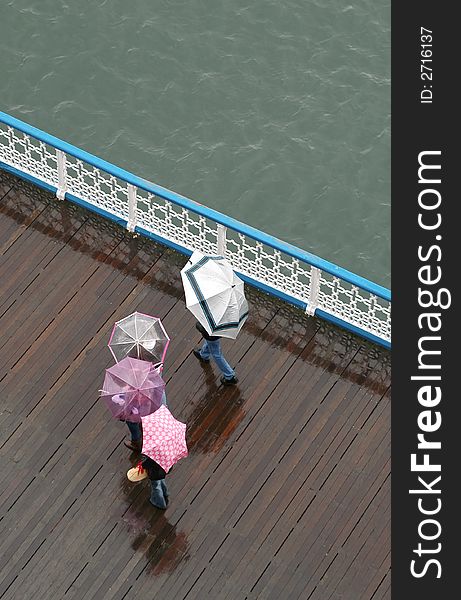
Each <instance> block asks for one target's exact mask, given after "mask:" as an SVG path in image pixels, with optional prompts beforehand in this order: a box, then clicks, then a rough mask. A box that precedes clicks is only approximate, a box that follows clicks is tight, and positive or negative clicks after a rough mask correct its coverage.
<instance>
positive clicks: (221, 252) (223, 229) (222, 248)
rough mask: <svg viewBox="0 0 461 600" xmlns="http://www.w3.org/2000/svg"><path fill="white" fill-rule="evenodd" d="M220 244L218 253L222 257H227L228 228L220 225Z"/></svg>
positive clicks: (218, 225)
mask: <svg viewBox="0 0 461 600" xmlns="http://www.w3.org/2000/svg"><path fill="white" fill-rule="evenodd" d="M217 230H218V243H217V248H216V251H217V253H218V254H219V255H220V256H226V230H227V228H226V227H225V226H224V225H221V224H220V223H218V224H217Z"/></svg>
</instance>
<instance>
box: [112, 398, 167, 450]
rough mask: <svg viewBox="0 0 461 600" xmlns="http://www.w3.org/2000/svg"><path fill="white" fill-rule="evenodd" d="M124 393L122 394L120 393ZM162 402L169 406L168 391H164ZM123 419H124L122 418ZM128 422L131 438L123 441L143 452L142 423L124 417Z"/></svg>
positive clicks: (129, 446) (131, 448) (130, 447)
mask: <svg viewBox="0 0 461 600" xmlns="http://www.w3.org/2000/svg"><path fill="white" fill-rule="evenodd" d="M120 395H122V394H120ZM162 404H164V405H165V406H168V404H167V402H166V393H165V390H164V391H163V395H162ZM121 420H123V419H121ZM124 420H125V423H126V424H127V427H128V429H129V430H130V434H131V438H125V439H124V440H123V443H124V444H125V446H126V447H127V448H129V449H130V450H132V451H133V452H141V450H142V424H141V423H140V422H139V423H138V422H135V421H129V420H128V419H124Z"/></svg>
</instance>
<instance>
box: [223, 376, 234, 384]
mask: <svg viewBox="0 0 461 600" xmlns="http://www.w3.org/2000/svg"><path fill="white" fill-rule="evenodd" d="M237 382H238V379H237V377H235V375H234V377H231V378H230V379H227V378H226V377H224V375H223V376H222V377H221V383H222V384H223V385H235V384H236V383H237Z"/></svg>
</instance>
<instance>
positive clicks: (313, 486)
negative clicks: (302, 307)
mask: <svg viewBox="0 0 461 600" xmlns="http://www.w3.org/2000/svg"><path fill="white" fill-rule="evenodd" d="M185 261H186V259H185V257H183V256H181V255H178V254H176V253H174V252H173V251H170V250H168V249H165V248H164V247H161V246H158V245H155V244H153V243H151V242H149V241H147V240H145V239H142V238H139V237H137V238H134V237H133V236H131V235H130V234H128V233H127V232H125V231H124V230H122V229H121V228H120V227H118V226H116V225H115V224H112V223H111V222H107V221H104V220H102V219H100V218H99V217H95V216H94V215H92V214H91V213H89V212H85V211H84V210H82V209H80V208H78V207H75V206H73V205H72V204H70V203H69V202H67V201H64V202H60V201H59V200H57V199H55V198H53V196H52V195H51V194H48V193H45V192H43V191H42V190H39V189H37V188H34V187H33V186H31V185H29V184H27V183H25V182H23V181H20V180H17V179H15V178H13V177H11V176H10V175H7V174H5V173H3V172H1V171H0V281H1V295H0V332H1V336H0V398H1V400H0V458H1V466H2V474H3V476H2V478H1V482H0V598H1V599H5V600H7V599H10V600H11V599H13V598H14V599H15V600H18V599H26V598H34V600H39V599H43V600H55V599H61V598H65V599H66V600H67V599H69V600H70V599H85V600H90V599H91V598H94V599H97V600H102V599H109V598H110V599H114V600H115V599H117V600H122V599H134V598H136V599H141V600H143V599H146V600H150V599H152V598H159V599H163V598H165V599H166V598H171V599H175V600H179V599H185V598H187V599H188V600H191V599H194V598H196V599H204V598H214V599H223V600H225V599H236V600H245V599H250V598H251V599H253V598H264V599H268V600H269V599H270V600H275V599H277V600H278V599H279V598H289V599H290V600H296V599H297V598H299V599H302V600H308V599H311V600H329V599H331V600H339V599H340V598H341V599H342V600H361V599H363V600H384V599H389V598H390V523H389V520H390V387H389V386H390V354H389V352H387V351H384V350H382V349H380V348H377V347H375V346H372V345H371V344H368V343H366V342H364V341H363V340H360V339H359V338H355V337H354V336H351V335H349V334H347V333H345V332H344V331H341V330H338V329H335V328H333V327H330V326H328V325H326V324H325V323H323V322H320V321H318V320H317V319H313V318H308V317H305V316H304V315H303V314H302V313H301V312H300V311H297V310H295V309H292V308H290V307H289V306H287V305H285V304H282V303H281V302H278V301H276V300H274V299H272V298H269V297H268V296H266V295H264V294H261V293H259V292H256V291H254V290H251V289H248V290H247V291H248V297H249V302H250V310H251V317H250V319H249V321H248V323H247V324H246V325H245V327H244V328H243V330H242V332H241V334H240V335H239V338H238V340H236V341H235V342H232V341H230V340H229V341H225V342H224V343H223V348H224V351H225V354H226V356H227V358H228V360H229V362H230V363H231V364H232V365H235V367H236V371H237V374H238V377H239V379H240V382H239V385H238V387H235V388H223V387H222V386H221V385H220V384H219V376H218V373H217V371H216V369H215V368H214V367H213V366H211V367H210V366H206V367H202V366H201V364H200V363H199V362H198V361H197V360H196V359H195V357H194V356H193V355H192V354H191V350H192V348H193V347H194V346H195V345H197V344H198V342H199V334H198V333H197V331H196V330H195V328H194V319H193V317H192V315H191V314H190V313H189V312H188V311H187V310H186V309H185V306H184V301H183V292H182V286H181V281H180V276H179V271H180V269H181V267H182V266H183V264H184V263H185ZM136 309H137V310H140V311H143V312H146V313H150V314H154V315H158V316H160V317H162V319H163V323H164V325H165V327H166V329H167V331H168V332H169V334H170V336H171V339H172V342H171V344H170V349H169V350H168V355H167V362H166V367H165V373H164V374H165V377H166V380H167V393H168V402H169V406H170V408H171V410H172V412H173V414H174V415H175V416H176V417H177V418H179V419H181V420H183V421H185V422H186V423H187V425H188V444H189V449H190V456H189V457H188V458H187V459H185V460H182V461H181V462H180V463H178V465H176V467H175V469H174V470H173V472H172V473H171V475H169V476H168V485H169V488H170V493H171V497H170V505H169V507H168V509H167V510H166V511H165V512H162V511H159V510H157V509H155V508H153V507H152V506H151V505H150V504H149V502H148V484H147V482H142V483H139V484H131V483H130V482H129V481H128V480H127V479H126V476H125V473H126V471H127V469H128V468H130V466H131V465H132V464H134V463H135V459H136V457H135V456H134V455H130V452H129V451H128V450H127V449H126V448H125V446H124V445H123V443H122V440H123V438H124V437H125V433H126V431H125V430H126V427H125V426H124V425H123V424H122V423H118V422H114V421H112V420H111V419H110V418H109V414H108V412H107V410H106V409H105V407H104V406H103V405H102V404H101V402H100V401H99V400H98V389H99V388H100V387H101V385H102V381H103V375H104V369H105V368H106V367H108V366H109V365H110V364H111V363H112V360H111V355H110V353H109V351H108V349H107V347H106V344H107V341H108V337H109V334H110V331H111V328H112V325H113V323H114V321H115V320H117V319H120V318H122V317H124V316H126V315H128V314H130V313H131V312H133V311H134V310H136Z"/></svg>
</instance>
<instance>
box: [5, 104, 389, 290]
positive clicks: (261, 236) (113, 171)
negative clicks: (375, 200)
mask: <svg viewBox="0 0 461 600" xmlns="http://www.w3.org/2000/svg"><path fill="white" fill-rule="evenodd" d="M0 122H3V123H5V124H6V125H10V126H11V127H14V128H15V129H19V130H20V131H22V132H23V133H25V134H27V135H30V136H32V137H34V138H36V139H37V140H40V141H42V142H44V143H45V144H49V145H51V146H54V147H55V148H57V149H58V150H62V151H63V152H65V153H67V154H70V155H71V156H74V157H75V158H78V159H79V160H82V161H84V162H86V163H88V164H90V165H92V166H94V167H96V168H98V169H101V170H103V171H106V172H107V173H109V174H110V175H113V176H114V177H117V178H118V179H121V180H123V181H125V182H127V183H129V184H131V185H134V186H135V187H139V188H141V189H143V190H145V191H146V192H149V193H151V194H155V195H156V196H159V197H161V198H164V199H165V200H168V201H170V202H173V203H174V204H177V205H179V206H182V207H184V208H187V209H190V210H192V211H193V212H196V213H197V214H199V215H201V216H203V217H206V218H208V219H211V220H212V221H216V222H217V223H220V224H221V225H224V226H226V227H229V228H230V229H233V230H234V231H237V232H238V233H241V234H243V235H248V236H249V237H251V238H253V239H255V240H257V241H259V242H262V243H263V244H267V245H268V246H270V247H271V248H274V249H276V250H280V251H281V252H284V253H286V254H288V255H289V256H292V257H293V258H296V259H299V260H301V261H302V262H307V263H309V264H311V265H313V266H314V267H317V268H318V269H321V270H322V271H325V272H327V273H329V274H330V275H333V276H335V277H339V278H340V279H343V280H344V281H347V282H348V283H351V284H352V285H355V286H357V287H359V288H362V289H363V290H366V291H367V292H370V293H371V294H374V295H375V296H378V297H380V298H383V299H384V300H387V301H388V302H390V301H391V291H390V290H389V289H387V288H385V287H383V286H381V285H378V284H376V283H373V282H372V281H369V280H368V279H365V278H364V277H360V276H359V275H355V274H354V273H352V272H351V271H347V270H346V269H343V268H342V267H338V266H337V265H335V264H333V263H331V262H329V261H327V260H324V259H323V258H320V257H318V256H316V255H315V254H311V253H310V252H307V251H306V250H301V249H300V248H297V247H296V246H293V245H292V244H289V243H287V242H284V241H282V240H279V239H278V238H276V237H274V236H272V235H268V234H267V233H263V232H262V231H259V230H258V229H255V228H254V227H251V226H250V225H245V223H241V222H240V221H237V219H233V218H232V217H228V216H226V215H223V214H222V213H220V212H218V211H216V210H214V209H212V208H208V207H206V206H203V205H202V204H200V203H198V202H195V201H194V200H190V199H189V198H186V197H185V196H181V195H180V194H177V193H176V192H173V191H171V190H168V189H167V188H164V187H162V186H159V185H156V184H155V183H151V182H150V181H147V180H146V179H142V178H141V177H137V176H136V175H133V174H132V173H130V172H128V171H125V170H124V169H121V168H120V167H117V166H115V165H113V164H111V163H109V162H107V161H105V160H103V159H101V158H98V157H97V156H94V155H93V154H90V153H89V152H86V151H85V150H80V148H77V147H76V146H73V145H72V144H69V143H68V142H64V141H63V140H60V139H59V138H57V137H55V136H53V135H50V134H48V133H45V132H44V131H41V130H40V129H38V128H37V127H34V126H33V125H29V124H28V123H24V122H23V121H20V120H19V119H16V118H15V117H12V116H10V115H8V114H6V113H4V112H2V111H0Z"/></svg>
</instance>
